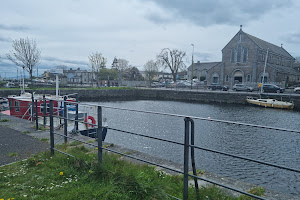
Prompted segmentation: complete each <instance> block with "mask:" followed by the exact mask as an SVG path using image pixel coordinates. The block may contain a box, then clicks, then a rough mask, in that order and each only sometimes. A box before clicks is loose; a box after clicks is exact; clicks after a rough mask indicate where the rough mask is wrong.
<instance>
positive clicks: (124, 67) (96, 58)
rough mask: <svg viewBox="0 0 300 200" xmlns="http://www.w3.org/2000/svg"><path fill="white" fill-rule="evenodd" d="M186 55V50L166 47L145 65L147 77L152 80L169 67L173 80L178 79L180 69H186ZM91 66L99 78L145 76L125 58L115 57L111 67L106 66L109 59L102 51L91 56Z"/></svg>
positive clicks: (124, 78) (137, 79)
mask: <svg viewBox="0 0 300 200" xmlns="http://www.w3.org/2000/svg"><path fill="white" fill-rule="evenodd" d="M185 56H186V53H185V52H184V51H180V50H178V49H173V50H171V49H169V48H165V49H162V51H161V52H160V53H159V54H158V55H157V59H156V60H149V61H148V62H146V63H145V65H144V71H145V73H146V79H147V80H149V81H150V82H151V81H153V79H154V77H156V76H157V74H158V72H159V70H160V68H164V69H169V70H170V71H171V73H172V76H173V80H174V81H176V78H177V74H178V72H179V71H180V70H183V69H185V65H184V63H183V58H184V57H185ZM89 62H90V66H91V68H92V71H93V72H95V74H96V78H97V80H107V79H109V78H110V79H117V77H119V78H120V76H121V77H122V79H123V80H135V81H139V80H143V76H142V75H141V73H140V72H139V70H138V69H137V68H136V67H133V66H131V65H129V62H128V61H127V60H125V59H116V58H115V59H114V62H113V64H112V68H111V69H107V68H106V63H107V59H106V58H104V57H103V56H102V54H101V53H98V52H96V53H93V54H91V55H90V56H89Z"/></svg>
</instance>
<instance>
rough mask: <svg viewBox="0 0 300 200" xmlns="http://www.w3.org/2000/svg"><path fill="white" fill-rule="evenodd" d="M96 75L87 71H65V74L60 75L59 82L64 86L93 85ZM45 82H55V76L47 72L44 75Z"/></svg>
mask: <svg viewBox="0 0 300 200" xmlns="http://www.w3.org/2000/svg"><path fill="white" fill-rule="evenodd" d="M93 77H94V74H93V73H92V72H89V71H87V70H81V69H80V68H77V69H72V68H70V69H64V70H63V74H62V75H59V81H60V82H61V83H62V84H92V83H93V82H94V81H95V79H94V78H93ZM43 79H44V80H48V81H49V80H52V81H55V76H54V75H53V74H51V73H50V71H45V72H44V74H43Z"/></svg>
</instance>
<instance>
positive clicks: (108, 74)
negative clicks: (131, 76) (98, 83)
mask: <svg viewBox="0 0 300 200" xmlns="http://www.w3.org/2000/svg"><path fill="white" fill-rule="evenodd" d="M118 77H119V74H118V71H116V70H114V69H107V68H103V69H100V71H99V72H98V78H99V80H108V79H109V80H117V79H118Z"/></svg>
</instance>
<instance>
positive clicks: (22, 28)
mask: <svg viewBox="0 0 300 200" xmlns="http://www.w3.org/2000/svg"><path fill="white" fill-rule="evenodd" d="M29 29H30V28H29V27H27V26H16V25H12V26H7V25H4V24H0V30H6V31H26V30H29Z"/></svg>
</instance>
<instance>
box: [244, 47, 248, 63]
mask: <svg viewBox="0 0 300 200" xmlns="http://www.w3.org/2000/svg"><path fill="white" fill-rule="evenodd" d="M247 60H248V49H247V48H244V55H243V62H244V63H245V62H247Z"/></svg>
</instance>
